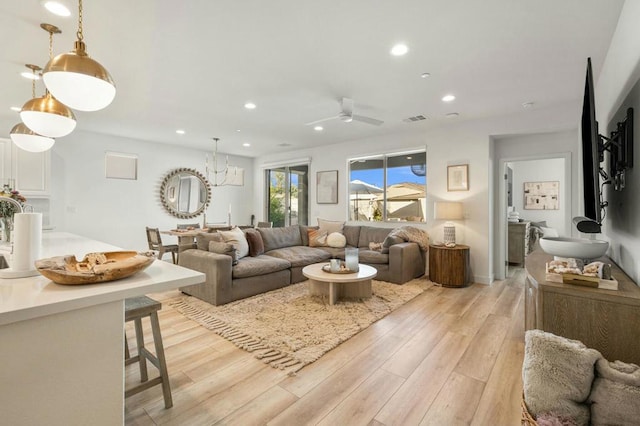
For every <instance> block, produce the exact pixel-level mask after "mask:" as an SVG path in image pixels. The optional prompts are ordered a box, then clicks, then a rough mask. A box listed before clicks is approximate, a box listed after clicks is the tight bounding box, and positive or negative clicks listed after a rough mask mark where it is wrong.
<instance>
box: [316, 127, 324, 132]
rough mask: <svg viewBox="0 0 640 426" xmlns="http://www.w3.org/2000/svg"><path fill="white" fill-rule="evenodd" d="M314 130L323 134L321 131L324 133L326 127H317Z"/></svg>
mask: <svg viewBox="0 0 640 426" xmlns="http://www.w3.org/2000/svg"><path fill="white" fill-rule="evenodd" d="M313 130H315V131H316V132H321V131H323V130H324V127H322V126H316V127H314V128H313Z"/></svg>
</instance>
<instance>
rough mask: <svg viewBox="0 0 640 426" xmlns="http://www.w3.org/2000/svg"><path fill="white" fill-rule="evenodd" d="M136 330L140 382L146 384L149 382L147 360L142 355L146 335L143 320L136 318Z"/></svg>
mask: <svg viewBox="0 0 640 426" xmlns="http://www.w3.org/2000/svg"><path fill="white" fill-rule="evenodd" d="M133 322H134V324H135V328H136V343H137V345H138V358H139V363H140V381H141V382H146V381H147V380H149V376H148V375H147V359H146V358H145V357H144V356H143V355H142V350H143V349H144V333H143V332H142V318H136V319H135V320H134V321H133Z"/></svg>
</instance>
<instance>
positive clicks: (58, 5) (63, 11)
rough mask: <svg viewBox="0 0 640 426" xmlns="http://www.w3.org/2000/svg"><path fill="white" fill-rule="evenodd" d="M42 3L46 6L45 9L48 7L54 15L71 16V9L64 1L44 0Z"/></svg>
mask: <svg viewBox="0 0 640 426" xmlns="http://www.w3.org/2000/svg"><path fill="white" fill-rule="evenodd" d="M40 3H41V4H42V5H43V6H44V8H45V9H47V10H48V11H49V12H51V13H53V14H54V15H58V16H71V11H70V10H69V8H68V7H67V5H65V4H64V2H62V1H55V0H42V1H41V2H40Z"/></svg>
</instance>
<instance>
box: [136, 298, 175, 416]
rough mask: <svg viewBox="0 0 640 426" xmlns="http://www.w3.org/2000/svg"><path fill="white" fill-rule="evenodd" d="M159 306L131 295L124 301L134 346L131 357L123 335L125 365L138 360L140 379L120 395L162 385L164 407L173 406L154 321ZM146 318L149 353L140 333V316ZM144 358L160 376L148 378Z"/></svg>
mask: <svg viewBox="0 0 640 426" xmlns="http://www.w3.org/2000/svg"><path fill="white" fill-rule="evenodd" d="M160 308H162V304H161V303H160V302H157V301H155V300H153V299H151V298H149V297H147V296H140V297H132V298H129V299H125V301H124V320H125V322H129V321H134V325H135V332H136V346H137V347H138V353H137V355H135V356H131V354H130V353H129V343H128V342H127V336H126V334H125V362H124V363H125V365H129V364H133V363H134V362H138V363H139V364H140V381H141V383H140V384H139V385H136V386H134V387H132V388H131V389H126V390H125V392H124V397H125V398H128V397H130V396H131V395H135V394H137V393H138V392H142V391H143V390H145V389H149V388H150V387H152V386H155V385H158V384H162V394H163V396H164V406H165V408H171V407H172V406H173V399H172V398H171V386H170V385H169V375H168V374H167V362H166V359H165V357H164V348H163V346H162V336H161V335H160V323H159V322H158V311H159V310H160ZM147 316H148V317H149V320H150V321H151V331H152V332H153V343H154V344H155V346H156V354H155V355H153V354H152V353H151V352H149V351H148V350H147V348H145V346H144V334H143V332H142V318H144V317H147ZM147 360H148V361H149V362H151V363H152V364H153V365H155V366H156V368H157V369H158V371H159V372H160V376H159V377H156V378H154V379H152V380H149V377H148V375H147Z"/></svg>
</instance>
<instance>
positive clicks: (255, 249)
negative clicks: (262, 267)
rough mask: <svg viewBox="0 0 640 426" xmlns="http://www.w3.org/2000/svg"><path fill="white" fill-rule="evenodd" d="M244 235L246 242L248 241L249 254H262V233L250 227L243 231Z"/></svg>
mask: <svg viewBox="0 0 640 426" xmlns="http://www.w3.org/2000/svg"><path fill="white" fill-rule="evenodd" d="M244 235H245V236H246V237H247V243H249V256H251V257H256V256H260V255H261V254H264V243H263V242H262V235H260V233H259V232H258V231H256V230H255V229H251V228H250V229H247V230H245V231H244Z"/></svg>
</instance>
